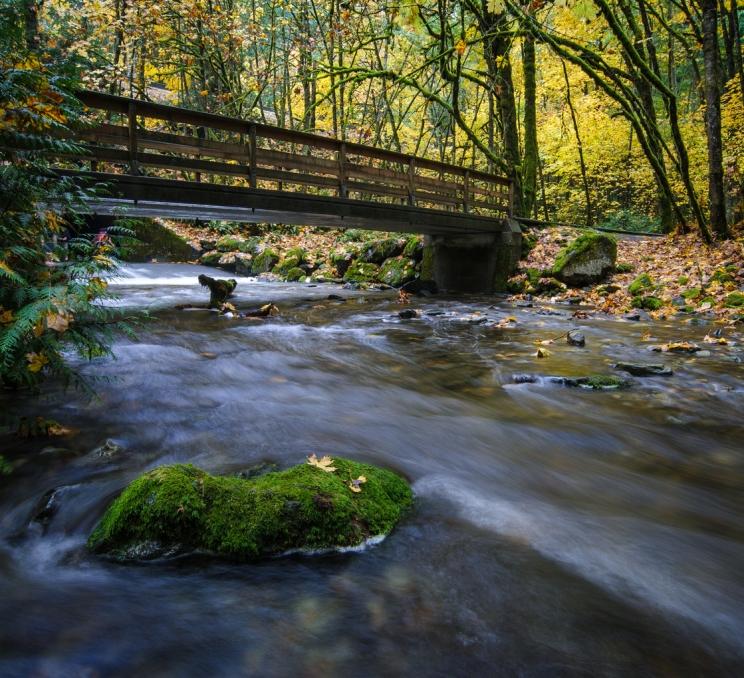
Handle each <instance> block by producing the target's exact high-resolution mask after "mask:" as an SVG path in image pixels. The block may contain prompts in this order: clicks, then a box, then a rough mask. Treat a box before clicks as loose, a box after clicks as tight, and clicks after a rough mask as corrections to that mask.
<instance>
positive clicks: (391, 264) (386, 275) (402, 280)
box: [379, 256, 416, 287]
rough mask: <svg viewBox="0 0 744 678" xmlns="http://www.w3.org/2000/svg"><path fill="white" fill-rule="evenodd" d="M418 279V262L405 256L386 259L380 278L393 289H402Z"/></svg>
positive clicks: (381, 268)
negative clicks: (401, 287) (402, 286)
mask: <svg viewBox="0 0 744 678" xmlns="http://www.w3.org/2000/svg"><path fill="white" fill-rule="evenodd" d="M415 277H416V262H415V261H414V260H413V259H406V258H405V257H403V256H400V257H391V258H390V259H385V261H384V262H383V264H382V266H381V267H380V275H379V278H380V280H381V281H382V282H384V283H386V284H387V285H391V286H392V287H400V286H401V285H405V284H406V283H407V282H409V281H410V280H413V279H414V278H415Z"/></svg>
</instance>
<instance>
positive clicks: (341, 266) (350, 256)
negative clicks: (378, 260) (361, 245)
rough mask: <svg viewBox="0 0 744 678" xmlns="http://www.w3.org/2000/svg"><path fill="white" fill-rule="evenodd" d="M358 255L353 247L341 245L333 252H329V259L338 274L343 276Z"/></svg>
mask: <svg viewBox="0 0 744 678" xmlns="http://www.w3.org/2000/svg"><path fill="white" fill-rule="evenodd" d="M358 255H359V252H358V250H357V249H356V248H354V247H342V248H341V249H337V250H335V251H334V252H331V256H330V261H331V264H333V266H334V267H335V268H336V270H337V271H338V274H339V276H341V277H343V276H344V275H345V274H346V271H348V270H349V266H351V263H352V262H353V261H354V259H356V257H357V256H358Z"/></svg>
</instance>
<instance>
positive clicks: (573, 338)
mask: <svg viewBox="0 0 744 678" xmlns="http://www.w3.org/2000/svg"><path fill="white" fill-rule="evenodd" d="M566 343H567V344H568V345H569V346H585V345H586V338H585V337H584V333H583V332H579V331H578V330H571V331H570V332H569V333H568V334H567V335H566Z"/></svg>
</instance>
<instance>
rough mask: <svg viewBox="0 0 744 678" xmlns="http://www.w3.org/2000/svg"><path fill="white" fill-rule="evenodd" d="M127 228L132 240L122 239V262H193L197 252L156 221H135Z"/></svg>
mask: <svg viewBox="0 0 744 678" xmlns="http://www.w3.org/2000/svg"><path fill="white" fill-rule="evenodd" d="M128 228H129V229H130V230H131V231H133V232H134V238H124V239H123V240H124V242H123V243H122V249H121V258H122V259H123V260H124V261H149V260H150V259H153V258H154V259H158V260H161V261H194V260H195V259H196V258H197V257H198V255H199V252H198V250H197V249H195V248H194V247H192V246H191V245H190V244H189V243H188V242H187V241H186V240H185V239H184V238H182V237H181V236H180V235H178V234H177V233H175V232H174V231H171V230H170V229H169V228H168V227H167V226H165V225H164V224H163V223H161V222H160V221H158V220H156V219H137V220H136V221H134V222H133V223H132V224H129V225H128Z"/></svg>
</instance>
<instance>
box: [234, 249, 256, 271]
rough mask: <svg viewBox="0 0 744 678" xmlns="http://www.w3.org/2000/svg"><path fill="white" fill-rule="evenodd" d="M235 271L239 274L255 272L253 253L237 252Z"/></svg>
mask: <svg viewBox="0 0 744 678" xmlns="http://www.w3.org/2000/svg"><path fill="white" fill-rule="evenodd" d="M235 272H236V273H237V274H238V275H251V274H252V273H253V255H251V254H247V253H245V252H238V253H236V254H235Z"/></svg>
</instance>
